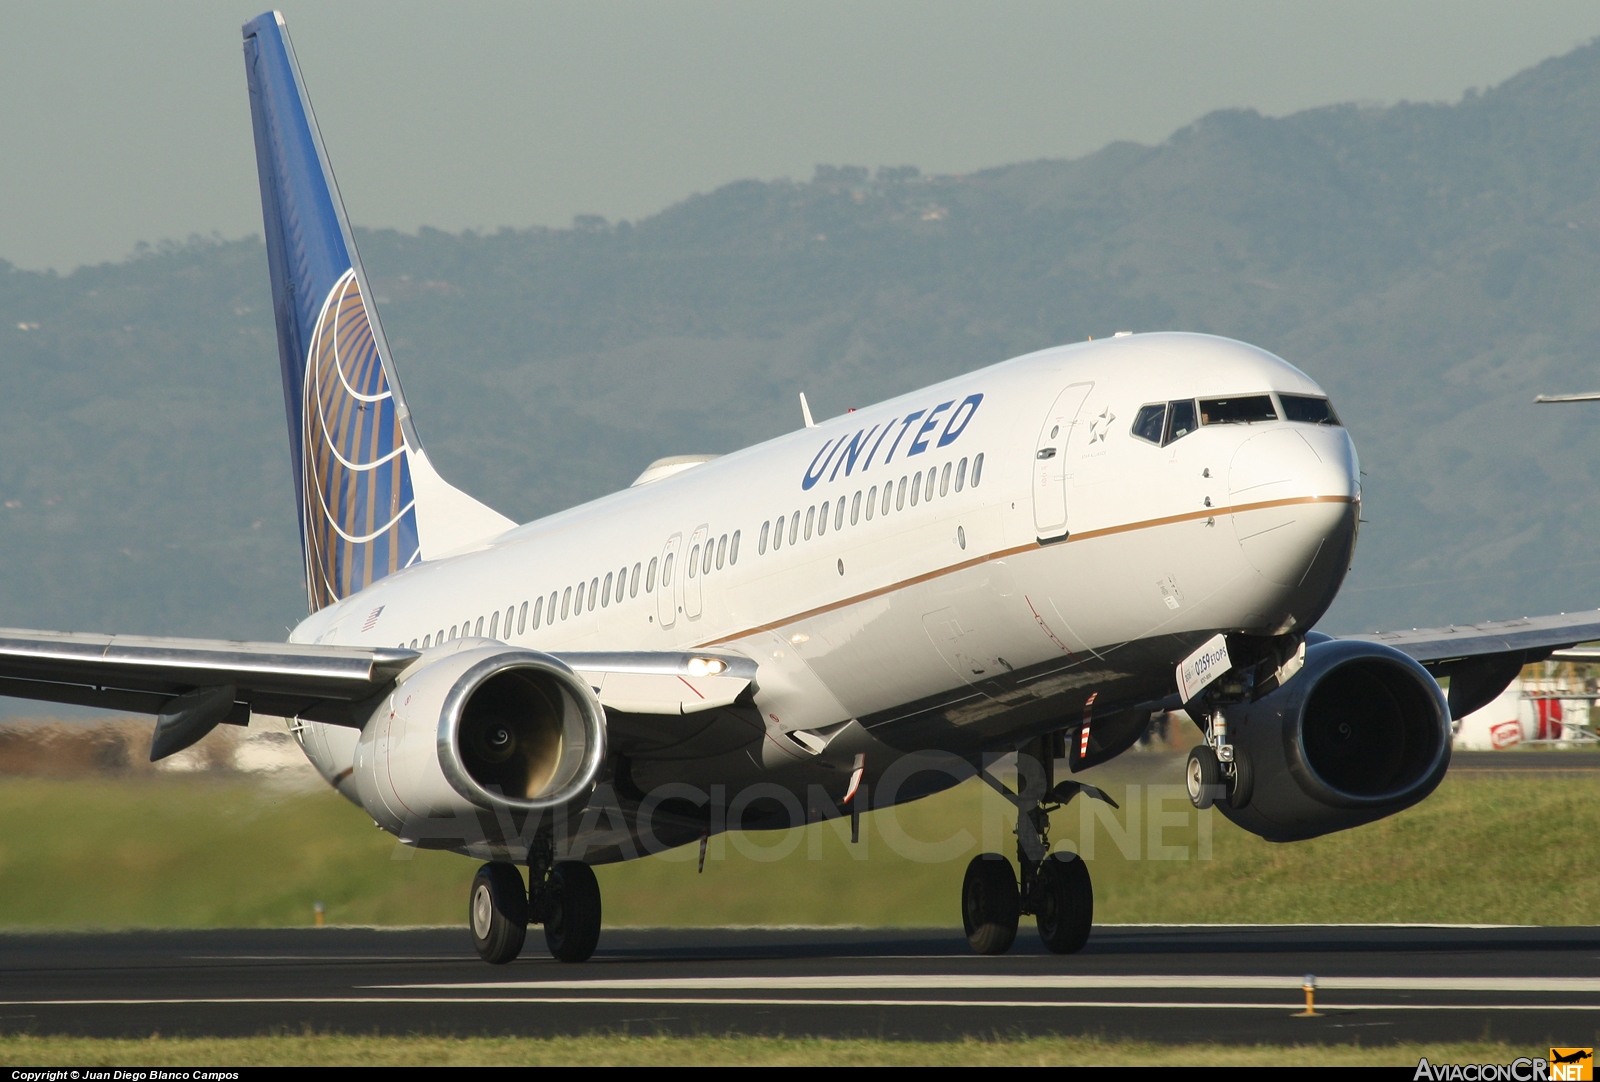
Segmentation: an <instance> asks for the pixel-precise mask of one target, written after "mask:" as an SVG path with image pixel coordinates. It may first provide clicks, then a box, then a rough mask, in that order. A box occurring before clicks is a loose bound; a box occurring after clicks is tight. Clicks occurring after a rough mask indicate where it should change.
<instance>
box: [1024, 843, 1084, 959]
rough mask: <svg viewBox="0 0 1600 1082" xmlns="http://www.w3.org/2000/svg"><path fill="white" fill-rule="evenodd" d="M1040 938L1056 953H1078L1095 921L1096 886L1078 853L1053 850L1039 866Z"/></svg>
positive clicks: (1035, 916) (1036, 916)
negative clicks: (1054, 851) (1091, 881)
mask: <svg viewBox="0 0 1600 1082" xmlns="http://www.w3.org/2000/svg"><path fill="white" fill-rule="evenodd" d="M1038 889H1039V904H1038V909H1039V911H1038V912H1037V913H1036V914H1034V918H1035V919H1036V920H1037V921H1038V923H1039V938H1040V939H1042V940H1044V945H1045V946H1046V947H1049V948H1050V951H1051V953H1053V954H1077V953H1078V952H1079V951H1081V950H1082V949H1083V945H1084V944H1085V943H1087V942H1088V941H1089V929H1090V927H1091V926H1092V925H1093V924H1094V885H1093V884H1092V883H1090V882H1089V867H1088V865H1086V864H1084V862H1083V861H1082V860H1080V859H1079V858H1078V855H1077V854H1076V853H1052V854H1050V856H1049V857H1048V858H1047V859H1046V860H1045V862H1044V863H1043V864H1041V865H1040V866H1039V888H1038Z"/></svg>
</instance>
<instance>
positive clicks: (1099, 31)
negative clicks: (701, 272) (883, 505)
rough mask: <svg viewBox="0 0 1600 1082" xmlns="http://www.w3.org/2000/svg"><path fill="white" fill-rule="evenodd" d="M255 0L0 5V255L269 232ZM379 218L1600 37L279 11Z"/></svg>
mask: <svg viewBox="0 0 1600 1082" xmlns="http://www.w3.org/2000/svg"><path fill="white" fill-rule="evenodd" d="M261 10H263V8H262V6H261V4H260V3H240V2H235V0H163V2H161V3H158V4H134V3H114V2H99V3H90V2H81V0H64V2H58V3H46V2H39V0H25V2H16V0H0V17H3V19H4V25H5V33H4V34H3V35H0V96H3V97H0V101H3V102H4V103H5V104H4V108H3V109H0V148H3V149H0V191H3V192H4V197H5V204H4V212H3V214H0V259H6V260H9V261H11V262H12V263H15V264H17V265H19V266H22V267H28V268H42V267H55V268H57V269H59V270H63V271H64V270H68V269H70V268H71V267H73V266H75V265H77V264H80V263H85V262H98V261H101V260H107V259H118V258H121V257H122V256H124V255H126V254H127V253H128V252H129V251H130V250H131V249H132V247H133V245H134V244H135V243H136V242H138V241H141V240H144V241H151V242H154V241H158V240H161V239H163V238H182V237H185V236H188V235H189V234H192V233H202V234H210V233H212V232H213V231H215V232H218V233H221V234H222V235H223V236H226V237H236V236H243V235H246V234H249V233H256V232H259V231H260V228H261V220H260V213H261V205H260V202H259V201H258V195H257V191H256V174H255V166H254V159H253V154H254V150H253V147H252V144H251V135H250V118H249V105H248V102H247V100H246V97H245V88H244V70H243V61H242V59H241V52H240V38H239V25H240V24H241V23H242V22H243V21H244V19H245V18H247V17H249V16H251V15H254V14H257V13H259V11H261ZM285 14H286V16H287V19H288V22H289V28H290V31H291V33H292V35H293V37H294V41H295V47H296V50H297V52H298V53H299V56H300V62H301V64H302V66H303V68H304V73H305V77H306V82H307V84H308V86H309V87H310V90H311V92H312V95H313V99H314V101H315V104H316V109H317V114H318V118H319V120H320V121H321V123H322V128H323V134H324V136H325V137H326V139H327V142H328V146H329V150H330V153H331V154H332V156H333V162H334V166H335V169H336V170H337V171H338V174H339V178H340V185H341V187H342V188H343V190H344V196H345V200H346V203H347V205H348V207H349V210H350V214H351V217H352V219H353V220H354V221H355V222H356V223H357V224H359V225H368V226H393V227H398V228H400V229H405V230H414V229H415V228H417V227H418V226H419V225H431V226H436V227H438V228H441V229H449V230H459V229H463V228H495V227H498V226H501V225H512V226H527V225H535V224H544V225H565V224H567V223H568V222H569V221H570V220H571V218H572V216H573V215H574V214H580V213H593V214H602V215H605V216H606V217H608V218H612V219H617V218H638V217H642V216H644V215H648V214H650V213H653V212H654V211H657V210H660V209H661V208H662V207H664V206H667V205H668V204H670V203H673V202H675V201H677V200H679V199H681V198H683V197H684V196H686V195H689V194H690V193H692V192H696V191H706V190H709V189H711V188H714V187H716V186H718V185H721V184H724V183H727V182H728V181H732V180H736V179H739V178H743V177H761V178H771V177H779V176H790V177H795V178H806V177H809V176H810V175H811V171H812V167H813V166H814V165H816V164H817V163H819V162H824V163H829V164H854V165H866V166H877V165H901V164H911V165H917V166H920V167H921V168H922V169H923V170H925V171H929V172H942V173H960V172H965V171H969V170H973V169H979V168H983V167H986V166H992V165H1000V164H1004V163H1006V162H1012V161H1019V160H1025V159H1031V158H1040V157H1070V156H1076V155H1080V154H1084V153H1087V152H1089V151H1092V150H1094V149H1096V148H1098V147H1100V146H1102V145H1104V144H1105V143H1107V142H1109V141H1112V140H1115V139H1133V140H1138V141H1141V142H1155V141H1158V140H1160V139H1163V138H1165V137H1166V136H1167V135H1168V134H1170V133H1171V132H1172V131H1173V130H1174V129H1175V128H1178V127H1180V126H1182V125H1183V124H1185V123H1187V122H1188V121H1190V120H1193V119H1194V118H1196V117H1198V116H1200V115H1201V114H1203V113H1206V112H1208V111H1210V110H1212V109H1216V108H1220V107H1225V106H1250V107H1254V108H1256V109H1259V110H1261V111H1262V112H1265V113H1269V114H1283V113H1287V112H1292V111H1295V110H1298V109H1303V108H1306V107H1308V106H1314V105H1323V104H1328V103H1331V102H1338V101H1350V100H1364V101H1385V102H1389V101H1396V100H1400V99H1410V100H1454V99H1456V98H1458V97H1459V96H1460V94H1461V92H1462V91H1463V90H1465V89H1466V88H1468V87H1472V86H1480V87H1481V86H1487V85H1492V84H1494V83H1496V82H1499V81H1501V80H1503V79H1505V78H1506V77H1507V76H1510V75H1512V74H1513V73H1515V72H1516V71H1518V70H1520V69H1522V68H1524V67H1527V66H1528V65H1530V64H1533V63H1535V62H1537V61H1539V60H1541V59H1543V58H1545V57H1547V56H1553V55H1556V54H1558V53H1563V52H1566V51H1567V50H1569V49H1571V48H1573V47H1574V46H1576V45H1578V44H1581V43H1583V42H1585V41H1587V40H1588V39H1589V38H1591V37H1592V36H1594V35H1596V34H1600V4H1597V3H1595V2H1594V0H1524V2H1515V3H1513V2H1504V0H1456V2H1453V3H1405V2H1402V0H1381V2H1367V0H1337V2H1321V0H1293V2H1284V0H1272V2H1255V0H1181V2H1180V0H1169V2H1141V0H1115V2H1106V3H1101V2H1093V3H1078V2H1070V3H1068V2H1058V3H1025V2H1004V0H985V2H983V3H953V2H948V0H915V2H897V0H896V2H891V0H882V2H871V0H849V2H839V3H834V2H817V0H804V2H801V0H789V2H784V3H761V2H754V0H742V2H710V0H684V2H677V3H662V2H657V3H636V2H635V3H621V2H612V0H583V2H581V3H530V2H521V3H494V2H484V0H478V2H472V0H453V2H450V3H438V2H436V0H435V2H429V3H405V2H396V0H387V2H384V3H369V2H357V0H350V2H342V3H336V2H326V0H320V2H317V3H289V6H287V7H286V8H285Z"/></svg>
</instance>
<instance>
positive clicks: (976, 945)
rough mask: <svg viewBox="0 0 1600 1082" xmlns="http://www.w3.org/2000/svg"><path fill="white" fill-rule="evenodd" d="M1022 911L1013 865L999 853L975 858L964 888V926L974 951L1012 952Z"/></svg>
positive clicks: (962, 896)
mask: <svg viewBox="0 0 1600 1082" xmlns="http://www.w3.org/2000/svg"><path fill="white" fill-rule="evenodd" d="M1021 910H1022V904H1021V899H1020V898H1019V896H1018V892H1017V877H1016V875H1015V873H1013V872H1012V870H1011V862H1010V861H1009V860H1007V859H1006V858H1005V857H1003V856H1001V855H1000V854H998V853H982V854H979V855H978V856H975V857H973V858H972V862H971V863H970V864H968V865H967V875H966V878H965V879H964V880H963V881H962V884H961V923H962V925H963V926H964V927H965V928H966V932H967V942H968V943H970V944H972V949H973V950H975V951H977V952H978V953H979V954H1004V953H1005V952H1006V951H1008V950H1010V949H1011V944H1012V943H1014V942H1016V939H1017V919H1018V917H1019V916H1020V914H1021Z"/></svg>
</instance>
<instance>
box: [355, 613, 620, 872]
mask: <svg viewBox="0 0 1600 1082" xmlns="http://www.w3.org/2000/svg"><path fill="white" fill-rule="evenodd" d="M605 737H606V726H605V710H604V708H602V707H601V705H600V700H599V698H598V697H596V695H595V693H594V691H593V689H592V688H590V687H589V685H588V684H587V683H586V682H584V681H583V680H582V679H580V678H579V677H578V676H577V675H575V674H574V673H573V672H572V670H571V669H569V668H568V667H567V666H566V665H564V664H562V662H561V661H559V660H558V659H556V658H554V657H551V656H550V655H548V654H541V653H539V652H537V651H534V650H523V649H517V648H515V647H507V646H505V645H503V644H500V643H496V642H492V641H491V640H479V641H477V642H474V641H473V640H465V641H463V640H459V639H458V640H456V641H455V642H452V643H449V644H448V645H447V646H446V648H445V650H444V651H442V652H441V651H439V650H433V651H429V652H427V653H425V654H423V656H422V657H421V658H419V659H418V660H417V662H416V664H414V665H413V666H412V667H411V668H410V669H408V670H407V671H406V672H403V673H401V675H400V678H399V679H398V680H397V681H396V683H395V686H394V689H393V690H392V691H391V692H390V693H389V694H388V695H386V696H385V697H384V698H383V700H382V701H381V702H380V703H379V705H378V707H377V709H376V710H374V711H373V713H372V716H371V717H370V718H369V720H368V721H367V724H366V725H365V727H364V728H363V729H362V731H361V739H360V741H359V742H358V743H357V745H356V752H355V760H354V763H353V770H354V776H353V777H352V779H351V780H352V781H353V782H354V783H355V789H356V792H357V794H358V795H359V797H360V800H361V805H362V807H364V808H365V809H366V810H367V812H368V813H369V814H370V815H371V816H372V818H373V819H374V820H376V821H377V823H378V825H379V826H381V827H383V829H385V830H387V831H390V832H391V833H393V834H396V835H398V836H399V837H400V838H401V839H402V840H405V841H407V842H410V843H412V844H415V845H417V846H419V847H421V848H445V849H458V848H463V847H466V846H470V845H473V844H474V843H487V844H490V845H505V844H508V843H509V844H511V847H512V848H514V849H518V850H521V849H525V847H526V843H527V841H528V840H530V838H531V830H530V829H529V826H528V824H529V823H530V821H534V822H536V821H537V818H538V817H541V816H542V815H543V813H546V812H554V811H557V810H561V809H572V808H574V807H576V806H581V804H582V802H583V801H584V800H586V799H587V797H588V796H589V793H590V792H591V791H592V789H593V788H594V783H595V778H596V776H597V775H598V774H599V772H600V767H601V764H602V763H603V762H604V759H605V745H606V740H605ZM523 835H527V836H526V837H524V836H523Z"/></svg>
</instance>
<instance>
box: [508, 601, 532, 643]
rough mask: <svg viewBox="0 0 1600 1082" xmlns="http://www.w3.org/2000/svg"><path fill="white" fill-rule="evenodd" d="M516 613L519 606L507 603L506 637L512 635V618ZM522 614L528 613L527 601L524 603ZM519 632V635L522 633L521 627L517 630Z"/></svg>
mask: <svg viewBox="0 0 1600 1082" xmlns="http://www.w3.org/2000/svg"><path fill="white" fill-rule="evenodd" d="M516 614H517V607H516V606H515V605H507V606H506V638H508V639H509V638H510V637H511V618H512V617H513V616H515V615H516ZM522 614H523V615H524V616H526V615H527V614H528V603H527V602H526V601H524V602H523V603H522ZM517 634H518V635H520V634H522V631H521V630H520V629H519V630H518V631H517Z"/></svg>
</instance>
